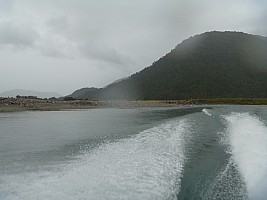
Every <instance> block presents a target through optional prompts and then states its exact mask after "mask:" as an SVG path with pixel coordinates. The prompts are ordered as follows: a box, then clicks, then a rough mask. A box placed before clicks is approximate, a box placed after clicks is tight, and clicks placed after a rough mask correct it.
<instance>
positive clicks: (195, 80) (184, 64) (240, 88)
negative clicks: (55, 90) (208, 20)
mask: <svg viewBox="0 0 267 200" xmlns="http://www.w3.org/2000/svg"><path fill="white" fill-rule="evenodd" d="M73 97H75V98H89V99H197V98H202V99H204V98H205V99H207V98H266V97H267V40H266V38H265V37H261V36H254V35H250V34H246V33H240V32H207V33H203V34H200V35H196V36H194V37H190V38H189V39H187V40H184V41H183V42H182V43H181V44H179V45H177V46H176V48H175V49H173V50H172V51H171V52H170V53H168V54H166V55H165V56H164V57H162V58H160V59H159V60H158V61H156V62H154V63H153V65H151V66H150V67H147V68H145V69H143V70H142V71H140V72H138V73H136V74H134V75H132V76H131V77H129V78H128V79H126V80H122V81H120V82H117V83H114V84H111V85H109V86H108V87H106V88H101V89H97V90H96V89H93V90H92V91H90V89H88V90H87V91H86V92H84V93H83V94H81V95H80V96H79V95H78V96H77V95H75V96H73Z"/></svg>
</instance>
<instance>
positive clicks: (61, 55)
mask: <svg viewBox="0 0 267 200" xmlns="http://www.w3.org/2000/svg"><path fill="white" fill-rule="evenodd" d="M0 13H1V14H0V58H1V59H0V62H1V63H0V66H1V79H0V93H2V92H5V91H7V90H11V89H24V90H34V91H40V92H57V93H60V94H62V95H67V94H70V93H72V92H73V91H74V90H76V89H80V88H83V87H104V86H106V85H108V84H109V83H111V82H113V81H115V80H117V79H121V78H123V77H127V76H129V75H131V74H133V73H135V72H137V71H140V70H141V69H143V68H145V67H147V66H150V65H151V64H152V63H153V62H154V61H156V60H158V59H159V58H160V57H162V56H164V55H165V54H166V53H168V52H169V51H170V50H171V49H173V48H174V47H175V46H176V45H177V44H179V43H180V42H181V41H182V40H184V39H187V38H188V37H190V36H194V35H196V34H200V33H203V32H207V31H213V30H217V31H241V32H246V33H250V34H255V35H262V36H267V28H266V26H265V24H266V20H267V14H266V13H267V3H266V2H265V1H263V0H259V1H252V0H242V1H241V0H237V1H234V2H233V1H230V0H227V1H223V2H221V1H211V0H204V1H201V2H195V1H193V0H189V1H175V0H167V1H166V0H165V1H163V0H153V1H152V0H149V1H145V2H144V1H135V2H125V1H122V0H113V1H106V0H104V1H92V0H90V1H82V0H78V1H77V0H76V1H74V0H66V1H52V0H47V1H34V0H25V1H19V0H0Z"/></svg>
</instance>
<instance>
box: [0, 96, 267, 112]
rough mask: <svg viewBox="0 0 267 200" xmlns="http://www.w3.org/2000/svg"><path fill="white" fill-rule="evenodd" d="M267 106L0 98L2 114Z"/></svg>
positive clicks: (238, 101) (265, 101) (244, 101)
mask: <svg viewBox="0 0 267 200" xmlns="http://www.w3.org/2000/svg"><path fill="white" fill-rule="evenodd" d="M209 104H210V105H216V104H235V105H267V98H254V99H252V98H220V99H190V100H111V101H110V100H106V101H96V100H94V101H93V100H71V101H62V100H50V99H30V98H0V112H17V111H27V110H38V111H57V110H68V109H91V108H103V107H104V108H106V107H111V108H129V109H132V108H142V107H166V106H181V105H209Z"/></svg>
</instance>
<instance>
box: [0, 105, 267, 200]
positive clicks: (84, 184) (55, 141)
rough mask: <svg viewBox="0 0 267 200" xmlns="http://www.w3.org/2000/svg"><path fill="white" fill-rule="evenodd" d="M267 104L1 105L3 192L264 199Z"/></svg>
mask: <svg viewBox="0 0 267 200" xmlns="http://www.w3.org/2000/svg"><path fill="white" fill-rule="evenodd" d="M266 120H267V107H266V106H211V107H198V106H192V107H179V108H164V109H163V108H153V109H152V108H149V109H148V108H146V109H134V110H127V109H121V110H120V109H94V110H82V111H60V112H20V113H1V114H0V199H1V200H24V199H25V200H26V199H27V200H38V199H40V200H46V199H48V200H49V199H51V200H52V199H53V200H58V199H78V200H80V199H93V200H94V199H153V200H154V199H253V200H254V199H257V200H258V199H259V200H261V199H266V197H267V192H266V191H267V181H266V180H267V127H266Z"/></svg>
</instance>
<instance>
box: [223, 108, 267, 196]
mask: <svg viewBox="0 0 267 200" xmlns="http://www.w3.org/2000/svg"><path fill="white" fill-rule="evenodd" d="M224 118H225V119H226V120H227V122H228V123H229V127H228V133H229V135H228V137H229V143H230V148H231V153H232V155H233V158H234V161H235V162H236V164H237V165H238V168H239V170H240V173H241V175H242V176H243V178H244V181H245V183H246V186H247V191H248V195H249V198H250V199H256V200H260V199H266V197H267V127H266V126H265V125H264V123H263V122H262V121H261V120H260V119H259V118H258V117H256V116H254V115H250V114H249V113H232V114H231V115H228V116H224Z"/></svg>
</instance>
